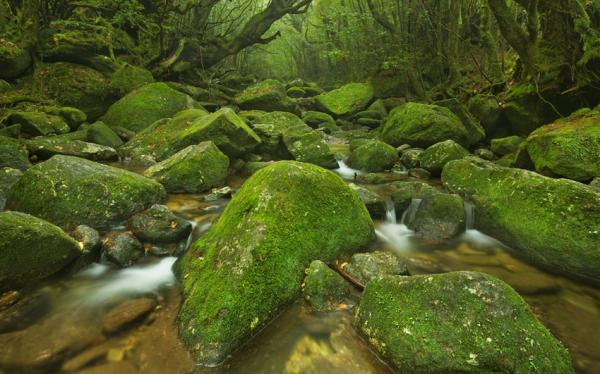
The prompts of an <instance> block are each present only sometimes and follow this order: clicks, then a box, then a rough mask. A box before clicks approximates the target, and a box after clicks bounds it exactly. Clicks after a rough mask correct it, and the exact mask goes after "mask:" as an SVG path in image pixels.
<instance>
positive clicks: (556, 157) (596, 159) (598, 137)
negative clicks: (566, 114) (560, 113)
mask: <svg viewBox="0 0 600 374" xmlns="http://www.w3.org/2000/svg"><path fill="white" fill-rule="evenodd" d="M527 152H528V153H529V156H530V157H531V160H532V161H533V164H534V165H535V170H536V171H537V172H538V173H541V174H544V175H549V176H559V177H565V178H569V179H574V180H578V181H589V180H591V179H592V178H594V177H598V176H600V114H592V115H588V116H575V117H571V118H568V119H565V120H559V121H557V122H555V123H553V124H550V125H546V126H543V127H540V128H539V129H537V130H535V131H534V132H533V133H531V134H530V135H529V137H528V138H527Z"/></svg>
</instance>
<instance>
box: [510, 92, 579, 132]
mask: <svg viewBox="0 0 600 374" xmlns="http://www.w3.org/2000/svg"><path fill="white" fill-rule="evenodd" d="M561 99H562V100H565V101H566V100H567V98H565V97H561ZM548 100H552V99H549V98H548V97H546V98H544V99H542V98H541V97H540V93H539V92H538V89H537V88H536V86H535V85H534V84H532V83H521V84H517V85H515V86H513V87H511V88H510V89H509V91H508V92H507V94H506V97H505V98H504V99H503V102H504V104H503V108H502V118H503V121H504V123H503V126H504V127H508V128H509V129H510V134H515V135H520V136H527V135H528V134H530V133H531V132H532V131H533V130H535V129H536V128H538V127H540V126H541V125H544V124H547V123H551V122H553V121H554V120H555V119H556V118H558V117H559V115H558V114H557V113H556V112H555V109H553V107H552V106H551V105H548Z"/></svg>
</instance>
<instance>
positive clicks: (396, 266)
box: [344, 251, 408, 285]
mask: <svg viewBox="0 0 600 374" xmlns="http://www.w3.org/2000/svg"><path fill="white" fill-rule="evenodd" d="M344 271H345V272H346V273H348V275H350V276H351V277H352V278H353V279H355V280H357V281H359V282H360V283H362V284H363V285H365V284H367V283H368V282H369V281H370V280H371V279H374V278H377V277H381V276H384V275H408V267H407V266H406V263H405V262H404V261H403V260H401V259H400V258H399V257H398V256H396V255H395V254H393V253H391V252H382V251H375V252H369V253H357V254H354V255H352V258H350V261H348V263H347V264H346V265H345V266H344Z"/></svg>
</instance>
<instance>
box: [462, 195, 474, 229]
mask: <svg viewBox="0 0 600 374" xmlns="http://www.w3.org/2000/svg"><path fill="white" fill-rule="evenodd" d="M464 205H465V229H466V231H469V230H474V229H475V205H474V204H473V203H472V202H470V201H465V202H464Z"/></svg>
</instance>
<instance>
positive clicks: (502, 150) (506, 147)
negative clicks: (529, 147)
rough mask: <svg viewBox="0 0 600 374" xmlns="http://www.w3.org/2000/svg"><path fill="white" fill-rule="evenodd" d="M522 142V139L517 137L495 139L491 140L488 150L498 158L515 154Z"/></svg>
mask: <svg viewBox="0 0 600 374" xmlns="http://www.w3.org/2000/svg"><path fill="white" fill-rule="evenodd" d="M524 141H525V139H524V138H522V137H520V136H517V135H513V136H507V137H505V138H496V139H492V142H491V144H490V149H491V150H492V152H494V153H495V154H497V155H498V156H506V155H508V154H511V153H515V152H517V151H518V150H519V147H520V146H521V144H522V143H523V142H524Z"/></svg>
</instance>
